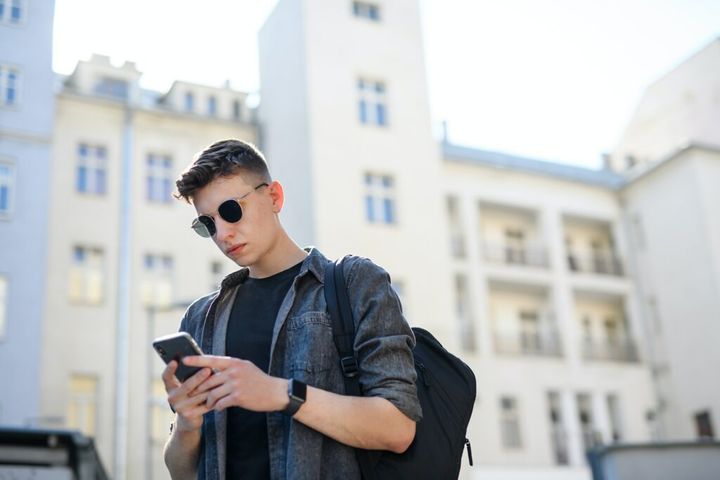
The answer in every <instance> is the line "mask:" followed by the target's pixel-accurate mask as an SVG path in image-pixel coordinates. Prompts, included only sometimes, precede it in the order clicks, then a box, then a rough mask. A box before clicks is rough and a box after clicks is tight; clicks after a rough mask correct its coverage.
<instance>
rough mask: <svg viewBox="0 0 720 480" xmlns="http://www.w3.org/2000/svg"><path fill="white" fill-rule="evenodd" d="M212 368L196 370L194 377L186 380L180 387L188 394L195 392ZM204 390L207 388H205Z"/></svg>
mask: <svg viewBox="0 0 720 480" xmlns="http://www.w3.org/2000/svg"><path fill="white" fill-rule="evenodd" d="M210 373H212V372H211V370H210V369H209V368H203V369H202V370H200V371H199V372H196V373H195V374H194V375H193V376H192V377H190V378H188V379H187V380H185V381H184V382H183V383H182V385H181V386H180V388H182V389H183V390H184V391H185V392H187V393H188V394H189V393H191V392H193V391H194V390H195V389H196V388H197V387H198V386H199V385H200V384H201V383H203V382H204V381H205V380H206V379H207V378H208V377H209V376H210ZM203 390H207V389H206V388H204V389H203Z"/></svg>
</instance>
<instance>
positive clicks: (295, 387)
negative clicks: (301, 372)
mask: <svg viewBox="0 0 720 480" xmlns="http://www.w3.org/2000/svg"><path fill="white" fill-rule="evenodd" d="M291 385H292V391H291V392H290V395H291V396H292V397H293V398H296V399H298V400H300V401H303V402H304V401H305V397H306V395H307V385H305V384H304V383H303V382H301V381H300V380H295V379H293V381H292V382H291Z"/></svg>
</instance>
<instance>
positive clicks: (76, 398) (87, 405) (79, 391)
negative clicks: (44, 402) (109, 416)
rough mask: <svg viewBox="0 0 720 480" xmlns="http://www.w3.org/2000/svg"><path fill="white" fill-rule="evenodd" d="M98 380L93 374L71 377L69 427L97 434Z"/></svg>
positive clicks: (89, 434)
mask: <svg viewBox="0 0 720 480" xmlns="http://www.w3.org/2000/svg"><path fill="white" fill-rule="evenodd" d="M97 387H98V381H97V377H95V376H93V375H73V376H72V377H70V401H69V403H68V409H67V426H68V428H72V429H77V430H80V431H81V432H82V433H84V434H85V435H88V436H91V437H94V436H96V434H97V416H98V411H97V410H98V405H97V404H98V392H97Z"/></svg>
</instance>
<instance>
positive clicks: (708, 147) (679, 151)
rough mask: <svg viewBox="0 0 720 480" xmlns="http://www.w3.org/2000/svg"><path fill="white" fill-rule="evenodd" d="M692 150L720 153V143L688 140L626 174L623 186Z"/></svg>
mask: <svg viewBox="0 0 720 480" xmlns="http://www.w3.org/2000/svg"><path fill="white" fill-rule="evenodd" d="M690 150H704V151H706V152H713V153H720V145H712V144H709V143H705V142H688V143H686V144H685V145H683V146H681V147H678V148H676V149H675V150H673V151H672V152H670V153H669V154H667V155H665V156H664V157H661V158H660V159H658V160H656V161H654V162H649V163H646V164H643V165H642V167H641V168H639V169H638V170H632V171H630V172H628V173H627V174H625V179H624V183H623V185H622V188H625V187H628V186H630V185H631V184H633V183H635V182H637V181H638V180H641V179H643V178H645V177H646V176H648V175H650V174H651V173H652V172H654V171H655V170H657V169H659V168H660V167H662V166H663V165H666V164H668V163H670V162H671V161H673V160H674V159H676V158H679V157H681V156H682V155H683V154H685V153H687V152H689V151H690Z"/></svg>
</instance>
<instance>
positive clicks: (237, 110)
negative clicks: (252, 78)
mask: <svg viewBox="0 0 720 480" xmlns="http://www.w3.org/2000/svg"><path fill="white" fill-rule="evenodd" d="M232 111H233V119H235V120H240V119H241V118H242V105H241V104H240V100H235V101H234V102H233V108H232Z"/></svg>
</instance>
